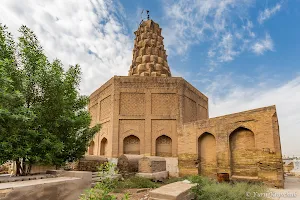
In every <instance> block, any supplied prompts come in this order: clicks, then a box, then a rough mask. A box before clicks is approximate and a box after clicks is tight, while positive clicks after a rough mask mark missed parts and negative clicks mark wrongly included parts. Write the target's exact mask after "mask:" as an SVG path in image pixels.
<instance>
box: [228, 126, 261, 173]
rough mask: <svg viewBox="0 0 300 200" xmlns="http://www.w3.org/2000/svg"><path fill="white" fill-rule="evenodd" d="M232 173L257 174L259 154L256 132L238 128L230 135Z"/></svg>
mask: <svg viewBox="0 0 300 200" xmlns="http://www.w3.org/2000/svg"><path fill="white" fill-rule="evenodd" d="M229 144H230V155H231V173H232V175H236V176H257V174H258V173H257V155H256V150H255V136H254V133H253V132H252V131H251V130H249V129H246V128H242V127H240V128H237V129H236V130H235V131H233V132H232V133H231V134H230V136H229Z"/></svg>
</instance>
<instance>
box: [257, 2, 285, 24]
mask: <svg viewBox="0 0 300 200" xmlns="http://www.w3.org/2000/svg"><path fill="white" fill-rule="evenodd" d="M280 9H281V4H280V3H277V4H276V5H275V6H274V7H272V8H266V9H265V10H264V11H261V12H260V13H259V16H258V18H257V21H258V22H259V23H260V24H262V23H264V21H266V20H268V19H269V18H270V17H272V16H273V15H275V13H277V12H278V11H280Z"/></svg>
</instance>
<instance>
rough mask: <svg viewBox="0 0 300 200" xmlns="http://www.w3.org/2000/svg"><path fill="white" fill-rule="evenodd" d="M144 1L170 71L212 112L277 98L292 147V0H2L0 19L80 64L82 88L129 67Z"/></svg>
mask: <svg viewBox="0 0 300 200" xmlns="http://www.w3.org/2000/svg"><path fill="white" fill-rule="evenodd" d="M143 9H145V10H146V9H148V10H150V17H151V19H153V20H154V21H156V22H157V23H159V24H160V27H161V28H162V30H163V31H162V34H163V36H164V38H165V39H164V44H165V47H166V49H167V54H168V55H169V56H168V62H169V66H170V68H171V72H172V74H173V76H182V77H184V78H185V79H186V80H188V81H189V82H190V83H192V84H193V85H194V86H195V87H196V88H198V89H199V90H200V91H201V92H203V93H204V94H205V95H207V96H208V97H209V109H210V116H211V117H215V116H219V115H224V114H229V113H233V112H239V111H244V110H248V109H254V108H258V107H263V106H268V105H274V104H275V105H276V107H277V112H278V118H279V125H280V134H281V142H282V150H283V153H284V154H286V155H299V156H300V145H299V142H298V141H299V139H300V104H299V102H300V64H299V63H300V40H299V36H300V26H299V19H300V0H278V1H276V0H257V1H255V0H178V1H173V0H165V1H162V0H151V1H146V0H122V1H117V0H114V1H112V0H106V1H103V0H90V1H72V0H65V1H60V0H53V1H50V0H45V1H34V0H2V1H1V4H0V22H1V23H4V24H6V25H7V26H8V27H9V30H10V31H11V32H12V33H13V34H14V35H15V36H16V37H17V36H18V32H17V30H18V28H19V27H20V26H21V25H22V24H25V25H27V26H29V27H30V28H31V29H32V30H33V31H34V32H35V33H36V34H37V36H38V38H39V40H40V42H41V44H42V45H43V47H44V49H45V52H46V54H47V56H48V57H49V58H50V59H54V58H59V59H61V60H62V62H63V63H64V64H65V66H66V68H67V67H68V65H69V64H76V63H78V64H80V65H81V66H82V71H83V79H82V84H81V86H80V89H81V92H82V94H87V95H89V94H90V93H91V92H93V91H94V90H95V89H97V88H98V87H99V86H100V85H101V84H103V83H104V82H106V81H107V80H108V79H109V78H111V77H112V76H113V75H127V72H128V69H129V66H130V63H131V59H132V48H133V39H134V34H133V32H134V31H135V30H136V29H137V27H138V24H139V22H140V20H141V17H142V18H145V17H146V15H145V14H144V15H143V16H141V14H140V13H141V11H142V10H143Z"/></svg>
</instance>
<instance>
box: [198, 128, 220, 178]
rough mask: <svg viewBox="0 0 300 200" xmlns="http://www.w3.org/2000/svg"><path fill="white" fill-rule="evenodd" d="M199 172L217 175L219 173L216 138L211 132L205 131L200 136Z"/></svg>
mask: <svg viewBox="0 0 300 200" xmlns="http://www.w3.org/2000/svg"><path fill="white" fill-rule="evenodd" d="M198 158H199V165H198V167H199V168H198V170H199V174H201V175H204V176H215V175H216V173H217V153H216V139H215V137H214V136H213V135H212V134H211V133H207V132H205V133H203V134H202V135H201V136H200V137H199V138H198Z"/></svg>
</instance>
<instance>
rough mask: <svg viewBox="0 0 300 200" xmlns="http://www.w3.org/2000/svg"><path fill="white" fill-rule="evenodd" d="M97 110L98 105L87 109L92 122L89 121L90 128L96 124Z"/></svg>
mask: <svg viewBox="0 0 300 200" xmlns="http://www.w3.org/2000/svg"><path fill="white" fill-rule="evenodd" d="M97 110H98V104H94V105H93V106H92V107H90V109H89V112H90V114H91V117H92V121H91V126H94V125H96V124H97V123H98V119H97V117H98V113H97Z"/></svg>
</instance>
